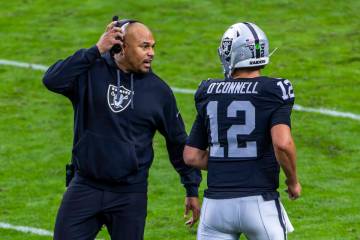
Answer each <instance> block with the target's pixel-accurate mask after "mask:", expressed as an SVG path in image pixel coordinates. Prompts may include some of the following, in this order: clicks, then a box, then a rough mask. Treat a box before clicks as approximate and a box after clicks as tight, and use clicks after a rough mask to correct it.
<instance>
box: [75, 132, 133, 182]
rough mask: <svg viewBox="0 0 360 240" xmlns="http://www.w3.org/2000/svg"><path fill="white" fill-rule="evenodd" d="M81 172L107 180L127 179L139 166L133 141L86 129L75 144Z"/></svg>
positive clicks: (77, 163)
mask: <svg viewBox="0 0 360 240" xmlns="http://www.w3.org/2000/svg"><path fill="white" fill-rule="evenodd" d="M73 157H74V163H75V167H76V169H77V170H78V171H79V173H80V175H82V176H84V177H89V178H92V179H96V180H101V181H107V182H116V183H121V182H124V181H125V182H126V177H127V176H129V175H131V174H132V173H134V172H136V171H137V170H138V163H137V158H136V153H135V148H134V145H133V144H130V143H127V142H124V141H121V140H120V139H118V138H116V137H113V136H110V137H107V136H102V135H99V134H96V133H93V132H91V131H89V130H86V131H85V133H84V135H83V136H82V137H81V138H80V140H79V141H78V143H77V144H76V145H75V146H74V148H73Z"/></svg>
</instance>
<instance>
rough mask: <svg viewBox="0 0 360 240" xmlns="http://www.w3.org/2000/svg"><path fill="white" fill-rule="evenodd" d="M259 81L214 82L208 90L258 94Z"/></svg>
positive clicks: (208, 92) (225, 92) (214, 92)
mask: <svg viewBox="0 0 360 240" xmlns="http://www.w3.org/2000/svg"><path fill="white" fill-rule="evenodd" d="M257 85H258V82H243V81H241V82H240V81H236V82H214V83H211V84H210V85H209V87H208V89H207V91H206V93H207V94H222V93H224V94H257V93H258V92H257V90H256V87H257Z"/></svg>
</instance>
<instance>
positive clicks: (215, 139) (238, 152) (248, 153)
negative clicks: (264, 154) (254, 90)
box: [206, 101, 257, 158]
mask: <svg viewBox="0 0 360 240" xmlns="http://www.w3.org/2000/svg"><path fill="white" fill-rule="evenodd" d="M238 111H244V112H245V123H244V124H234V125H231V126H230V128H229V129H228V130H227V133H226V140H227V145H228V154H227V155H228V156H227V157H228V158H249V157H257V146H256V141H246V142H245V143H246V147H238V140H237V136H238V135H249V134H251V133H252V131H254V129H255V107H254V105H253V104H252V103H251V102H250V101H232V102H231V103H230V104H229V106H228V107H227V111H226V112H227V116H226V117H228V118H235V117H237V112H238ZM206 112H207V115H208V116H209V119H210V136H211V147H210V156H211V157H220V158H224V157H225V152H224V147H222V146H220V143H219V124H221V122H220V123H219V122H218V101H210V102H209V103H208V105H207V107H206Z"/></svg>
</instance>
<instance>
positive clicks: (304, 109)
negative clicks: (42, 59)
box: [0, 59, 360, 121]
mask: <svg viewBox="0 0 360 240" xmlns="http://www.w3.org/2000/svg"><path fill="white" fill-rule="evenodd" d="M0 65H7V66H14V67H20V68H30V69H33V70H40V71H43V72H45V71H46V70H47V69H48V67H47V66H45V65H41V64H32V63H26V62H18V61H11V60H6V59H0ZM171 89H172V90H173V91H174V92H175V93H183V94H194V93H195V91H196V90H194V89H186V88H177V87H171ZM294 110H295V111H300V112H313V113H319V114H323V115H327V116H332V117H342V118H350V119H353V120H358V121H360V115H359V114H355V113H351V112H339V111H335V110H331V109H327V108H311V107H303V106H301V105H298V104H295V105H294Z"/></svg>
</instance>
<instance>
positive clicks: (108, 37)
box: [96, 21, 125, 54]
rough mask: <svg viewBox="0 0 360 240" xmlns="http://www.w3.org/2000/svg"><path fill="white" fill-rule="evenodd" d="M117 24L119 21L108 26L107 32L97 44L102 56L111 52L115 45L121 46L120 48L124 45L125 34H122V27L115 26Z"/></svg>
mask: <svg viewBox="0 0 360 240" xmlns="http://www.w3.org/2000/svg"><path fill="white" fill-rule="evenodd" d="M116 23H117V21H113V22H111V23H110V24H109V25H107V27H106V30H105V32H104V33H103V34H102V35H101V37H100V39H99V41H98V42H97V43H96V46H97V47H98V49H99V52H100V53H101V54H103V53H105V52H107V51H109V50H110V49H111V48H112V46H114V45H115V44H120V46H122V45H123V39H124V34H125V33H124V32H122V30H121V28H120V27H116V26H115V24H116Z"/></svg>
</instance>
